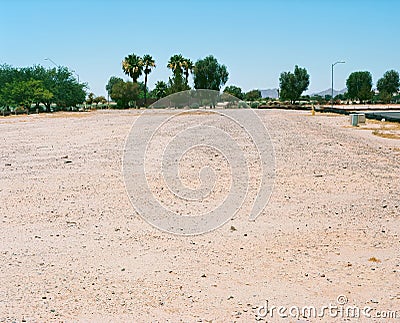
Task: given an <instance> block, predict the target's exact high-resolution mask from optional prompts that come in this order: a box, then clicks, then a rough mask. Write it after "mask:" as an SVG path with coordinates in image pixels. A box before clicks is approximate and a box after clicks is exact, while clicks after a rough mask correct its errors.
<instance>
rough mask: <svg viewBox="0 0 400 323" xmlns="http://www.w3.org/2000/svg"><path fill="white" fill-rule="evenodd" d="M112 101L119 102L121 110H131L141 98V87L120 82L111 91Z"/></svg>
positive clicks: (136, 84)
mask: <svg viewBox="0 0 400 323" xmlns="http://www.w3.org/2000/svg"><path fill="white" fill-rule="evenodd" d="M110 96H111V99H112V100H114V101H115V102H117V105H118V107H119V108H129V107H130V106H134V105H135V101H136V100H137V99H138V98H139V85H138V83H133V82H124V81H120V82H118V83H115V84H114V85H113V87H112V89H111V95H110Z"/></svg>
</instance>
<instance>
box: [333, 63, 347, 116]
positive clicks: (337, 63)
mask: <svg viewBox="0 0 400 323" xmlns="http://www.w3.org/2000/svg"><path fill="white" fill-rule="evenodd" d="M344 63H346V62H344V61H337V62H335V63H333V64H332V92H331V93H332V96H331V107H332V109H333V67H334V66H335V65H336V64H344Z"/></svg>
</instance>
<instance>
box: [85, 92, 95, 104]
mask: <svg viewBox="0 0 400 323" xmlns="http://www.w3.org/2000/svg"><path fill="white" fill-rule="evenodd" d="M94 98H95V95H94V93H93V92H90V93H89V95H88V98H87V99H86V103H87V104H92V103H93V102H94Z"/></svg>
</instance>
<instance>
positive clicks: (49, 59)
mask: <svg viewBox="0 0 400 323" xmlns="http://www.w3.org/2000/svg"><path fill="white" fill-rule="evenodd" d="M44 60H45V61H50V62H52V63H53V64H54V65H55V66H56V67H57V68H58V67H60V65H58V64H57V63H56V62H54V61H53V60H52V59H51V58H48V57H46V58H45V59H44Z"/></svg>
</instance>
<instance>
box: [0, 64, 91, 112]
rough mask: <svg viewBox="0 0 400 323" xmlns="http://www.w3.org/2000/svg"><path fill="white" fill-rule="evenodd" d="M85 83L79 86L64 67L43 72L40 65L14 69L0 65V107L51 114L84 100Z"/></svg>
mask: <svg viewBox="0 0 400 323" xmlns="http://www.w3.org/2000/svg"><path fill="white" fill-rule="evenodd" d="M86 87H87V85H86V84H84V83H79V82H78V81H77V80H76V79H75V77H74V76H73V74H72V72H71V71H70V70H69V69H68V68H67V67H62V66H60V67H58V68H51V69H45V68H44V67H43V66H40V65H35V66H32V67H24V68H15V67H12V66H10V65H0V107H2V108H3V109H2V110H3V111H10V108H12V107H17V108H18V109H21V110H24V111H25V112H28V113H29V112H30V111H31V110H32V109H35V111H39V110H40V109H42V110H44V111H47V112H50V111H51V110H52V109H53V106H57V107H58V108H60V109H63V108H67V107H72V106H76V105H77V104H80V103H82V102H83V101H84V100H85V97H86V91H85V90H86Z"/></svg>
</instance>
